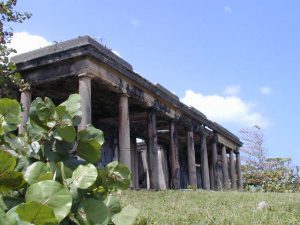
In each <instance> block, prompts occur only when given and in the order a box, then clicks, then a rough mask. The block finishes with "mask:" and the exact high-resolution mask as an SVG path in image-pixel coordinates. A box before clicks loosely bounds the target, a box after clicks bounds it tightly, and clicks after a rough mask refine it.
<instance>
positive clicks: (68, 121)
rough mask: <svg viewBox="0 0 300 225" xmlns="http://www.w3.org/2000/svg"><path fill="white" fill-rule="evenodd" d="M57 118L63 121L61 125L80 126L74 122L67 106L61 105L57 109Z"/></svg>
mask: <svg viewBox="0 0 300 225" xmlns="http://www.w3.org/2000/svg"><path fill="white" fill-rule="evenodd" d="M55 111H56V116H57V117H58V118H59V120H60V121H61V122H60V123H62V124H64V125H66V126H77V125H78V124H77V123H76V122H75V121H74V120H73V118H72V116H71V114H70V113H69V112H68V111H67V109H66V106H63V105H59V106H57V107H56V108H55Z"/></svg>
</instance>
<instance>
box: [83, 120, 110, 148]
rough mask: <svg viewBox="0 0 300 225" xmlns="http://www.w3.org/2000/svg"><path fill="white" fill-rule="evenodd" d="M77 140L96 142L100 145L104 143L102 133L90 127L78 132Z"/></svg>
mask: <svg viewBox="0 0 300 225" xmlns="http://www.w3.org/2000/svg"><path fill="white" fill-rule="evenodd" d="M78 140H79V141H90V140H96V141H97V142H98V143H99V144H100V145H102V144H103V143H104V135H103V132H102V131H101V130H99V129H97V128H95V127H93V126H92V125H90V124H89V125H87V127H86V129H84V130H81V131H80V132H78Z"/></svg>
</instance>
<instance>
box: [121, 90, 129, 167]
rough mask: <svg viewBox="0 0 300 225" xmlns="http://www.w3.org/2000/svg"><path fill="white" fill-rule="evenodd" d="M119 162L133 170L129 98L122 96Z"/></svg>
mask: <svg viewBox="0 0 300 225" xmlns="http://www.w3.org/2000/svg"><path fill="white" fill-rule="evenodd" d="M119 160H120V163H123V164H125V165H126V166H127V167H128V168H129V169H130V170H131V150H130V126H129V109H128V97H127V96H126V95H125V94H121V96H120V102H119Z"/></svg>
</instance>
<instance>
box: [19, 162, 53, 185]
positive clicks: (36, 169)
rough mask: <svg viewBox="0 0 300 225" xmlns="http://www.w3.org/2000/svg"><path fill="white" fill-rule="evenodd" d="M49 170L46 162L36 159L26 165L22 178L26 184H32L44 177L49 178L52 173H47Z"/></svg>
mask: <svg viewBox="0 0 300 225" xmlns="http://www.w3.org/2000/svg"><path fill="white" fill-rule="evenodd" d="M49 172H50V168H49V167H48V166H47V164H45V163H43V162H41V161H38V162H35V163H33V164H31V165H30V166H29V167H27V169H26V171H25V174H24V178H25V180H26V182H27V183H28V184H33V183H36V182H38V181H41V180H45V178H50V180H51V178H52V173H50V175H49ZM46 180H48V179H46Z"/></svg>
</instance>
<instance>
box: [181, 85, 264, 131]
mask: <svg viewBox="0 0 300 225" xmlns="http://www.w3.org/2000/svg"><path fill="white" fill-rule="evenodd" d="M181 101H182V102H183V103H185V104H187V105H189V106H193V107H194V108H196V109H198V110H199V111H201V112H203V113H204V114H206V116H207V117H208V118H209V119H212V120H214V121H216V122H218V123H225V122H230V123H234V124H237V125H239V126H242V127H252V126H254V125H257V126H260V127H266V126H267V125H268V120H267V119H266V118H265V117H264V116H262V115H261V114H260V113H259V112H257V111H256V110H255V105H254V104H252V103H250V102H245V101H244V100H242V99H241V98H239V97H236V96H221V95H217V94H216V95H203V94H201V93H196V92H194V91H192V90H187V91H186V92H185V96H184V97H183V98H182V99H181Z"/></svg>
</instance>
